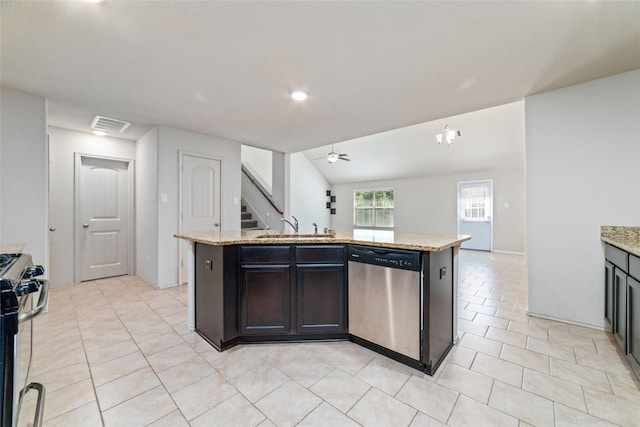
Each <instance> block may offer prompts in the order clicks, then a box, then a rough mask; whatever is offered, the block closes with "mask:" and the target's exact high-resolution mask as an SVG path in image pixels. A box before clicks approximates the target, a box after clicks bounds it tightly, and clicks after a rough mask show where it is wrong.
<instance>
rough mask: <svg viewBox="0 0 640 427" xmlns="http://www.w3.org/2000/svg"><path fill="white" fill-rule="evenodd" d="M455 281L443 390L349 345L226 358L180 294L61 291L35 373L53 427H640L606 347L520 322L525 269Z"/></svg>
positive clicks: (580, 332)
mask: <svg viewBox="0 0 640 427" xmlns="http://www.w3.org/2000/svg"><path fill="white" fill-rule="evenodd" d="M460 276H461V277H460V288H459V330H460V334H461V336H462V339H461V340H460V342H459V344H458V345H457V346H456V347H455V348H454V349H453V351H452V352H451V353H450V354H449V356H448V357H447V359H446V362H445V363H443V365H442V366H441V367H440V368H439V370H438V372H437V373H436V375H435V376H434V377H429V376H426V375H423V374H421V373H420V372H419V371H417V370H413V369H411V368H408V367H406V366H404V365H401V364H398V363H396V362H394V361H391V360H389V359H387V358H384V357H382V356H379V355H377V354H376V353H373V352H371V351H369V350H366V349H364V348H361V347H359V346H357V345H355V344H352V343H349V342H334V343H309V344H263V345H244V346H238V347H235V348H233V349H231V350H229V351H226V352H223V353H218V352H217V351H216V350H214V349H213V348H211V347H210V346H209V345H208V344H207V343H206V342H204V341H203V340H202V339H201V338H200V337H199V336H198V335H196V334H195V333H190V332H188V331H187V330H186V328H185V322H186V308H185V305H186V287H184V286H182V287H175V288H171V289H166V290H162V291H158V290H154V289H152V288H151V287H149V286H148V285H147V284H145V283H144V282H143V281H142V280H140V279H138V278H136V277H120V278H112V279H105V280H99V281H95V282H88V283H83V284H81V285H75V286H66V287H59V288H54V289H52V290H51V296H50V310H49V312H48V313H47V314H44V315H41V316H39V317H38V318H37V322H36V324H35V331H36V334H35V340H36V346H35V354H34V362H33V366H32V377H33V379H34V380H38V381H40V382H42V383H44V384H45V385H46V387H47V399H46V409H45V426H103V425H104V426H107V427H111V426H127V427H131V426H171V427H177V426H189V425H190V426H214V425H220V426H234V427H235V426H262V427H265V426H273V425H276V426H292V425H299V426H358V425H362V426H394V427H395V426H438V425H450V426H611V425H621V426H639V425H640V388H639V383H638V381H637V379H635V377H634V375H633V374H632V372H631V370H630V368H629V365H628V363H627V362H626V359H625V358H624V357H623V355H622V354H621V353H620V352H619V351H618V349H617V347H616V345H614V343H613V340H612V338H611V336H610V335H607V334H606V333H604V332H601V331H597V330H593V329H588V328H583V327H578V326H574V325H569V324H565V323H559V322H554V321H549V320H544V319H538V318H533V317H529V316H527V315H526V314H525V305H526V300H527V298H526V292H527V291H526V285H525V266H524V257H523V256H518V255H505V254H489V253H482V252H473V251H462V252H461V255H460ZM32 406H33V399H31V400H29V401H27V402H25V411H26V412H28V411H29V409H30V407H32Z"/></svg>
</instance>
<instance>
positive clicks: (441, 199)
mask: <svg viewBox="0 0 640 427" xmlns="http://www.w3.org/2000/svg"><path fill="white" fill-rule="evenodd" d="M486 179H492V180H493V193H494V203H493V205H494V212H493V216H494V224H493V228H494V230H493V249H494V250H495V251H509V252H524V247H525V239H524V230H525V224H524V220H525V218H524V212H525V205H524V203H525V197H524V170H512V171H487V172H476V173H466V174H459V175H447V176H437V177H423V178H409V179H399V180H386V181H373V182H360V183H354V184H341V185H334V186H333V189H332V191H333V193H334V194H335V195H336V204H335V207H336V215H333V218H332V224H331V227H332V228H334V229H337V230H349V229H351V228H353V192H354V191H356V190H366V189H376V188H390V187H391V188H393V189H394V199H395V200H394V215H395V218H394V219H395V227H394V229H395V230H396V231H399V232H417V233H446V234H456V233H457V192H458V182H459V181H475V180H486ZM505 202H509V208H505V207H504V203H505Z"/></svg>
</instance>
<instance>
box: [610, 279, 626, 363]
mask: <svg viewBox="0 0 640 427" xmlns="http://www.w3.org/2000/svg"><path fill="white" fill-rule="evenodd" d="M613 301H614V304H613V336H614V337H615V338H616V341H618V344H620V347H621V348H622V350H623V351H624V352H625V353H626V352H627V273H625V272H624V271H622V270H620V269H619V268H617V267H616V268H614V271H613Z"/></svg>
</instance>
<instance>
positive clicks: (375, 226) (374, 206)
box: [353, 187, 396, 230]
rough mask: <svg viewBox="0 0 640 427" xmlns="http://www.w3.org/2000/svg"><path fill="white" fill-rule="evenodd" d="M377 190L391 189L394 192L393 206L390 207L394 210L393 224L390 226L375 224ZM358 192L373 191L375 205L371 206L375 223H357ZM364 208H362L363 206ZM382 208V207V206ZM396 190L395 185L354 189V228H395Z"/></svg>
mask: <svg viewBox="0 0 640 427" xmlns="http://www.w3.org/2000/svg"><path fill="white" fill-rule="evenodd" d="M377 191H391V192H392V193H393V207H391V208H390V209H392V211H393V225H392V226H390V227H388V226H378V225H375V222H376V221H375V219H376V216H375V210H376V205H375V201H376V198H375V193H376V192H377ZM358 193H373V195H374V196H373V206H372V207H371V210H372V211H373V225H358V224H356V219H357V209H358V207H357V206H356V195H357V194H358ZM361 209H362V208H361ZM380 209H381V208H380ZM395 209H396V208H395V190H394V188H393V187H381V188H364V189H357V190H353V228H354V229H358V230H374V229H375V230H394V228H395Z"/></svg>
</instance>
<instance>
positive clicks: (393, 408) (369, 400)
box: [347, 388, 417, 427]
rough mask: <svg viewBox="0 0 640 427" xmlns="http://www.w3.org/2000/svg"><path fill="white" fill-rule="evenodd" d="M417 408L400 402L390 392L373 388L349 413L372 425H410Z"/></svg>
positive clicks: (398, 426)
mask: <svg viewBox="0 0 640 427" xmlns="http://www.w3.org/2000/svg"><path fill="white" fill-rule="evenodd" d="M416 412H417V411H416V410H415V409H414V408H412V407H411V406H409V405H407V404H405V403H402V402H400V401H399V400H397V399H394V398H393V397H391V396H389V395H388V394H386V393H384V392H382V391H380V390H378V389H377V388H371V389H370V390H369V391H368V392H367V393H366V394H365V395H364V396H363V397H362V399H360V400H359V401H358V403H356V404H355V406H354V407H353V408H351V410H350V411H349V412H347V415H348V416H349V417H351V418H353V419H354V420H355V421H357V422H358V423H360V424H362V425H366V426H371V427H376V426H380V427H387V426H391V425H393V426H397V427H402V426H408V425H409V424H410V423H411V421H412V420H413V417H414V416H415V415H416Z"/></svg>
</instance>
